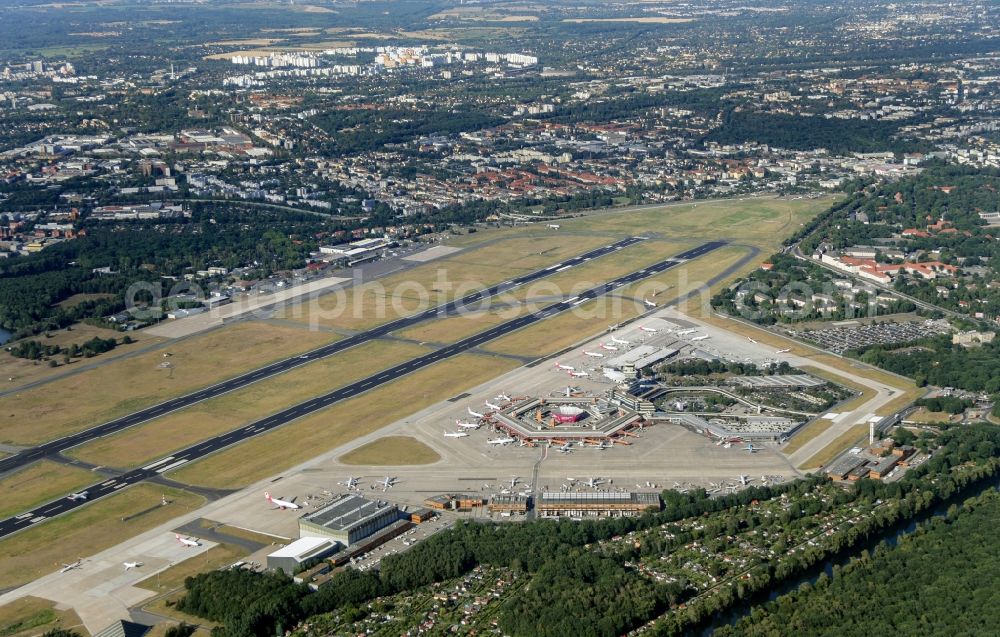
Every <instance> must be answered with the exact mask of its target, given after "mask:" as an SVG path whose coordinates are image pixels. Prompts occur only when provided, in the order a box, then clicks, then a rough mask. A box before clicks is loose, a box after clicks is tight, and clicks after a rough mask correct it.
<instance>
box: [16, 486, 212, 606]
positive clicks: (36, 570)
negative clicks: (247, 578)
mask: <svg viewBox="0 0 1000 637" xmlns="http://www.w3.org/2000/svg"><path fill="white" fill-rule="evenodd" d="M161 494H163V495H166V496H167V499H169V500H171V503H170V504H168V505H167V506H157V505H158V504H159V503H160V495H161ZM204 502H205V501H204V499H203V498H201V497H199V496H196V495H193V494H191V493H187V492H185V491H177V490H176V489H170V488H167V487H161V486H154V485H151V484H140V485H137V486H134V487H129V488H126V489H123V490H122V491H121V492H120V493H116V494H115V495H113V496H109V497H107V498H105V499H103V500H98V501H96V502H92V503H90V504H88V505H86V506H84V507H81V508H79V509H77V510H76V511H74V512H72V513H69V514H67V515H63V516H60V517H57V518H53V519H52V520H47V521H45V522H41V523H39V524H36V525H35V526H33V527H31V529H29V530H27V531H23V532H21V533H18V534H17V535H13V536H11V537H8V538H6V539H4V540H2V541H0V587H7V586H18V585H20V584H24V583H26V582H29V581H31V580H33V579H37V578H39V577H41V576H42V575H46V574H48V573H51V572H53V571H55V570H58V567H59V565H60V564H62V563H64V562H65V563H68V562H72V561H74V560H76V559H78V558H80V557H81V556H86V555H93V554H94V553H97V552H100V551H103V550H104V549H107V548H110V547H112V546H114V545H115V544H118V543H119V542H121V541H123V540H125V539H126V538H129V537H132V536H134V535H138V534H139V533H142V532H143V531H146V530H148V529H151V528H153V527H155V526H157V525H159V524H163V523H164V522H166V521H167V520H170V519H172V518H175V517H177V516H179V515H183V514H185V513H190V512H191V511H193V510H195V509H197V508H198V507H200V506H202V505H203V504H204ZM151 507H154V508H152V509H151V510H150V511H149V512H148V513H146V514H144V515H140V516H138V517H136V518H133V519H130V520H128V521H126V522H123V521H122V518H125V517H128V516H130V515H135V514H137V513H140V512H142V511H145V510H147V509H150V508H151Z"/></svg>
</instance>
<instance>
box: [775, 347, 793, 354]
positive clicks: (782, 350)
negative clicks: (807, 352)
mask: <svg viewBox="0 0 1000 637" xmlns="http://www.w3.org/2000/svg"><path fill="white" fill-rule="evenodd" d="M790 351H792V348H791V347H786V348H785V349H779V350H775V351H774V353H775V354H784V353H786V352H790Z"/></svg>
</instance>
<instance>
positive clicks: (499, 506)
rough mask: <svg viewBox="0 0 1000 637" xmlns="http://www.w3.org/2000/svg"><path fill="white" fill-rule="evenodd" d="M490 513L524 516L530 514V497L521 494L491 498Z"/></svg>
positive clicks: (500, 495)
mask: <svg viewBox="0 0 1000 637" xmlns="http://www.w3.org/2000/svg"><path fill="white" fill-rule="evenodd" d="M489 508H490V513H499V514H500V515H504V514H506V515H510V514H512V513H517V514H518V515H524V514H525V513H527V512H528V496H526V495H524V494H521V493H499V494H497V495H495V496H493V497H492V498H490V506H489Z"/></svg>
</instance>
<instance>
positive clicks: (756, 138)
mask: <svg viewBox="0 0 1000 637" xmlns="http://www.w3.org/2000/svg"><path fill="white" fill-rule="evenodd" d="M899 128H900V124H898V123H891V122H880V121H874V120H871V121H870V120H856V119H851V120H847V119H838V118H835V117H832V118H826V117H822V116H815V117H802V116H798V115H785V114H770V113H757V112H753V111H729V112H727V113H726V114H725V115H724V118H723V122H722V126H721V127H719V128H717V129H715V130H713V131H712V132H711V133H709V134H708V136H707V137H706V141H713V142H718V143H720V144H742V143H743V142H757V143H759V144H767V145H768V146H775V147H777V148H786V149H790V150H812V149H813V148H825V149H827V150H828V151H830V152H831V153H838V154H849V153H852V152H862V153H866V152H875V151H890V150H891V151H896V152H903V151H910V150H914V149H915V146H914V144H912V143H910V142H906V141H902V140H900V139H898V138H897V137H896V133H897V131H898V130H899Z"/></svg>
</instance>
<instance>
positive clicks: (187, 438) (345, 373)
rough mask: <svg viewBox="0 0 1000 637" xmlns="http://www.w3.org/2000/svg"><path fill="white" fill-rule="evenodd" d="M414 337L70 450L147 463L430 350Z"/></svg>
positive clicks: (356, 351) (357, 351)
mask: <svg viewBox="0 0 1000 637" xmlns="http://www.w3.org/2000/svg"><path fill="white" fill-rule="evenodd" d="M427 352H428V349H427V348H423V347H418V346H416V345H411V344H409V343H400V342H393V341H374V342H371V343H365V344H364V345H360V346H358V347H353V348H351V349H349V350H346V351H343V352H340V353H339V354H336V355H334V356H330V357H328V358H325V359H322V360H319V361H316V362H314V363H310V364H308V365H304V366H302V367H299V368H297V369H294V370H291V371H289V372H285V373H284V374H279V375H277V376H275V377H273V378H269V379H267V380H263V381H260V382H259V383H255V384H254V385H251V386H250V387H246V388H244V389H241V390H238V391H235V392H232V393H229V394H225V395H223V396H220V397H218V398H213V399H211V400H206V401H205V402H202V403H198V404H197V405H192V406H191V407H188V408H187V409H183V410H181V411H178V412H175V413H173V414H169V415H167V416H164V417H162V418H157V419H156V420H152V421H150V422H148V423H145V424H143V425H139V426H138V427H133V428H131V429H127V430H125V431H123V432H121V433H119V434H115V435H113V436H108V437H106V438H101V439H99V440H96V441H94V442H91V443H88V444H86V445H82V446H80V447H77V448H75V449H73V450H71V451H70V452H69V454H70V455H71V456H73V457H75V458H80V459H81V460H84V461H86V462H91V463H94V464H97V465H102V466H112V467H120V468H131V467H137V466H142V465H144V464H146V463H148V462H150V461H152V460H155V459H156V458H161V457H163V456H164V455H166V454H168V453H169V452H171V451H173V450H175V449H180V448H182V447H185V446H187V445H191V444H194V443H196V442H198V441H200V440H204V439H206V438H210V437H212V436H216V435H218V434H220V433H223V432H226V431H231V430H234V429H238V428H239V427H241V426H243V425H246V424H248V423H250V422H253V421H255V420H257V419H259V418H261V417H263V416H265V415H267V414H269V413H273V412H275V411H279V410H281V409H284V408H285V407H290V406H292V405H294V404H296V403H300V402H305V401H306V400H309V399H310V398H312V397H313V396H317V395H319V394H323V393H326V392H328V391H330V390H333V389H336V388H337V387H341V386H343V385H346V384H348V383H351V382H353V381H356V380H358V379H360V378H364V377H365V376H368V375H370V374H373V373H375V372H377V371H379V370H382V369H385V368H386V367H390V366H392V365H394V364H396V363H401V362H403V361H406V360H409V359H411V358H414V357H416V356H420V355H421V354H426V353H427Z"/></svg>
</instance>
